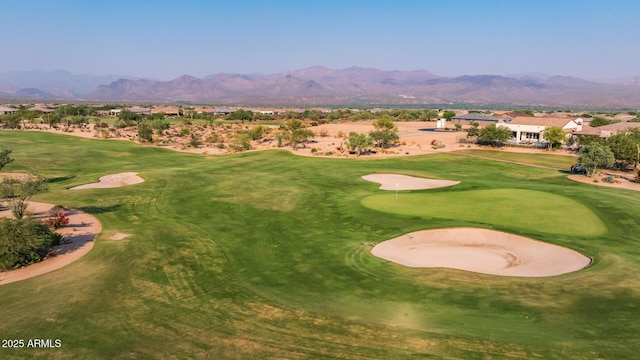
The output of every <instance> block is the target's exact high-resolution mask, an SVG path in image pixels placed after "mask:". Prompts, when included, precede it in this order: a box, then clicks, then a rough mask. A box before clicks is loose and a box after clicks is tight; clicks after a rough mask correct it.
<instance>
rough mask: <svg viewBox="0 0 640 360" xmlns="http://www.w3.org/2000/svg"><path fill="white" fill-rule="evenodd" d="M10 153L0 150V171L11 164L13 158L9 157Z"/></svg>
mask: <svg viewBox="0 0 640 360" xmlns="http://www.w3.org/2000/svg"><path fill="white" fill-rule="evenodd" d="M11 151H12V150H9V149H2V150H0V171H2V169H3V168H4V167H5V166H6V165H8V164H10V163H12V162H13V160H14V159H13V158H12V157H11V156H10V155H11Z"/></svg>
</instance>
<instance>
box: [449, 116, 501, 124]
mask: <svg viewBox="0 0 640 360" xmlns="http://www.w3.org/2000/svg"><path fill="white" fill-rule="evenodd" d="M451 121H452V122H454V123H456V122H457V123H459V124H470V123H471V122H472V121H475V122H477V123H478V124H480V126H487V125H490V124H498V123H506V122H509V121H511V118H510V117H496V116H491V115H487V114H478V113H469V114H464V115H456V116H454V117H452V118H451Z"/></svg>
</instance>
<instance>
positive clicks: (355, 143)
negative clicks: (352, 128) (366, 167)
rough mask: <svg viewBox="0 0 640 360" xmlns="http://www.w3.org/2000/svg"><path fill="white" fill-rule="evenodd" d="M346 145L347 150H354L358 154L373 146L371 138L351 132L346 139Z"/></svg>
mask: <svg viewBox="0 0 640 360" xmlns="http://www.w3.org/2000/svg"><path fill="white" fill-rule="evenodd" d="M346 145H347V147H348V148H349V150H351V151H356V152H357V153H358V156H360V155H362V152H363V151H364V150H365V149H366V148H368V147H371V146H373V140H372V139H371V138H370V137H369V136H367V135H366V134H358V133H355V132H352V133H350V134H349V140H347V144H346Z"/></svg>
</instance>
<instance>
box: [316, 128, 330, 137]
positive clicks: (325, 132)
mask: <svg viewBox="0 0 640 360" xmlns="http://www.w3.org/2000/svg"><path fill="white" fill-rule="evenodd" d="M318 136H320V137H327V136H329V131H328V130H327V129H322V130H320V133H318Z"/></svg>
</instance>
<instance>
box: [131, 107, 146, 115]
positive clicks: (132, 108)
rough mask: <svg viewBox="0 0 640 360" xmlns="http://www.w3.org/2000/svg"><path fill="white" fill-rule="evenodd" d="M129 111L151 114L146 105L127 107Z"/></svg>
mask: <svg viewBox="0 0 640 360" xmlns="http://www.w3.org/2000/svg"><path fill="white" fill-rule="evenodd" d="M129 111H131V112H134V113H136V114H140V115H151V109H150V108H146V107H140V106H133V107H131V108H129Z"/></svg>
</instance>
